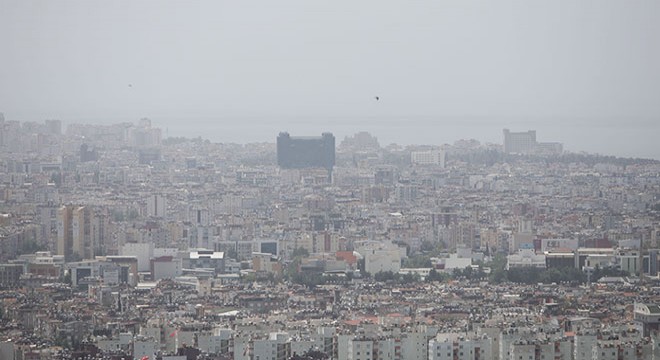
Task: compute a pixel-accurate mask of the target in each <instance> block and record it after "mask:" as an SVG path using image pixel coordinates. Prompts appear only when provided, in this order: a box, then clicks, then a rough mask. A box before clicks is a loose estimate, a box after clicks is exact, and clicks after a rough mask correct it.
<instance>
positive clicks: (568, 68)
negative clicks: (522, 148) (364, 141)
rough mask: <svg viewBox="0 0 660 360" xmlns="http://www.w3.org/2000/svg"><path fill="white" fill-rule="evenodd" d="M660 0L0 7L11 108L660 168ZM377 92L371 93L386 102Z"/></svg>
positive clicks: (213, 136)
mask: <svg viewBox="0 0 660 360" xmlns="http://www.w3.org/2000/svg"><path fill="white" fill-rule="evenodd" d="M659 16H660V3H659V2H657V1H636V2H622V1H613V0H605V1H574V0H559V1H551V2H530V1H511V0H505V1H497V2H492V1H418V2H400V1H389V0H386V1H382V0H380V1H359V2H355V1H277V2H273V1H249V2H246V1H239V2H232V1H195V2H175V1H164V2H155V1H140V2H136V1H108V2H103V1H67V2H52V1H32V2H24V1H11V0H1V1H0V46H1V47H2V55H1V57H0V59H1V60H0V79H1V81H0V111H2V112H4V113H5V116H6V118H8V119H10V120H20V121H41V120H43V119H52V118H56V119H61V120H63V121H64V122H65V123H76V122H85V123H114V122H117V121H135V120H136V119H139V118H141V117H149V118H151V119H153V120H154V123H155V124H156V125H158V126H160V127H162V128H163V129H166V135H169V136H202V137H205V138H208V139H210V140H213V141H222V142H237V143H245V142H253V141H269V142H273V141H274V140H275V136H276V134H277V133H278V132H279V131H283V130H286V131H289V132H292V133H307V134H312V135H318V134H320V133H321V132H323V131H332V132H333V133H335V134H336V135H337V136H338V137H339V138H341V137H342V136H344V135H348V134H351V133H354V132H356V131H360V130H366V131H370V132H371V133H372V134H374V135H376V136H378V137H379V139H380V140H381V143H385V144H387V143H391V142H396V143H403V144H413V143H426V144H442V143H451V142H453V141H454V140H457V139H461V138H475V139H478V140H480V141H484V142H494V143H500V142H501V140H502V138H501V136H502V133H501V130H502V128H510V129H512V130H515V131H525V130H528V129H535V130H537V132H538V136H539V139H540V140H543V141H560V142H563V143H564V144H565V148H566V149H567V150H570V151H589V152H597V153H601V154H607V155H617V156H637V157H650V158H655V159H660V146H658V145H657V134H658V133H659V130H660V98H659V94H660V66H659V65H658V64H660V18H659ZM376 97H378V99H376Z"/></svg>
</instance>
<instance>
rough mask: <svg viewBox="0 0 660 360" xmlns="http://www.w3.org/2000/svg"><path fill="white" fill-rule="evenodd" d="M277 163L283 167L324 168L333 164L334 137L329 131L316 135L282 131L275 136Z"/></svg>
mask: <svg viewBox="0 0 660 360" xmlns="http://www.w3.org/2000/svg"><path fill="white" fill-rule="evenodd" d="M277 165H279V166H280V167H281V168H284V169H303V168H325V169H327V170H328V172H331V171H332V167H333V166H335V137H334V135H332V134H331V133H323V134H322V135H321V136H320V137H317V136H291V135H289V133H286V132H282V133H280V135H279V136H278V137H277Z"/></svg>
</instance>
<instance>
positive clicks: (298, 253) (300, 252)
mask: <svg viewBox="0 0 660 360" xmlns="http://www.w3.org/2000/svg"><path fill="white" fill-rule="evenodd" d="M291 256H292V257H294V258H296V257H308V256H309V251H307V249H305V248H304V247H302V246H299V247H297V248H295V249H293V252H292V253H291Z"/></svg>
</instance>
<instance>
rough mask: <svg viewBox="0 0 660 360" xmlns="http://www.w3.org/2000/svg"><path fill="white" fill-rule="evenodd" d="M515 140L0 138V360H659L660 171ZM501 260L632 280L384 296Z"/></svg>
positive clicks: (60, 134) (83, 127)
mask: <svg viewBox="0 0 660 360" xmlns="http://www.w3.org/2000/svg"><path fill="white" fill-rule="evenodd" d="M506 134H507V133H506V132H505V138H504V143H503V145H500V144H481V143H479V142H478V141H476V140H460V141H457V142H456V143H454V144H445V145H442V146H431V145H416V146H405V147H404V146H399V145H396V144H392V145H388V146H385V147H381V146H380V144H379V143H378V140H377V139H376V138H375V137H373V136H372V135H370V134H368V133H358V134H355V135H354V136H348V137H346V138H345V139H343V141H341V142H340V143H339V145H338V146H337V148H336V149H335V138H334V136H333V135H332V134H330V133H323V134H321V136H318V137H298V136H290V135H289V134H288V133H281V134H280V137H279V138H278V140H277V143H275V142H265V143H253V144H220V143H212V142H210V141H207V140H203V139H201V138H198V139H185V138H176V137H175V138H167V139H162V131H161V130H160V129H159V128H157V127H155V126H152V124H151V121H150V120H149V119H141V120H139V121H137V122H136V123H121V124H114V125H87V124H70V125H68V126H67V128H66V131H62V123H61V122H59V121H57V120H48V121H45V122H43V123H33V122H19V121H7V120H5V119H4V117H0V289H1V290H0V358H2V359H5V358H6V359H10V360H13V359H23V358H31V359H42V358H43V359H50V358H58V356H59V358H67V356H69V357H71V356H74V355H76V354H78V355H80V354H82V356H90V357H92V358H93V357H94V356H99V357H103V356H110V357H112V356H114V357H115V358H121V356H128V357H132V358H138V359H140V358H142V357H144V356H148V357H149V358H150V359H152V358H162V359H179V358H182V357H183V358H188V359H189V358H194V359H204V358H217V359H222V358H235V359H262V360H263V359H287V358H289V357H292V356H294V355H301V354H303V353H309V352H310V351H318V352H320V353H323V354H325V355H326V356H328V357H330V358H333V359H420V358H424V359H448V358H452V359H520V356H523V357H522V358H523V359H530V356H532V357H531V359H548V358H550V356H551V357H554V358H563V359H573V358H575V359H587V358H588V359H623V358H625V359H628V358H630V359H633V358H635V359H637V358H640V359H641V358H647V359H648V358H652V356H656V355H654V354H655V353H656V352H657V349H659V348H660V347H658V344H657V341H656V339H657V334H656V330H658V329H657V323H658V317H657V314H660V311H658V310H657V309H658V308H657V306H655V305H654V304H658V303H659V302H660V299H659V298H658V296H659V295H658V294H657V291H656V288H655V284H656V283H657V282H658V265H659V264H658V259H657V253H658V251H657V250H656V249H660V243H659V242H658V241H659V240H660V215H659V214H660V213H659V211H660V162H658V161H653V160H643V159H617V158H613V157H600V156H595V155H594V156H589V155H579V154H571V153H563V149H561V147H560V146H559V147H558V146H554V145H553V146H550V145H547V146H546V145H543V143H536V139H535V134H533V139H532V140H533V141H531V140H530V142H529V143H530V144H532V145H530V148H529V149H528V150H529V151H528V150H524V151H523V150H522V148H521V146H523V145H521V144H522V142H523V140H520V139H519V140H520V141H518V142H520V144H517V145H515V144H514V145H512V143H511V141H513V140H511V137H510V136H509V137H507V135H506ZM511 134H512V133H509V135H511ZM513 134H515V133H513ZM530 136H531V135H530ZM274 138H275V135H274ZM274 140H275V139H274ZM516 141H517V140H516ZM525 141H526V140H525ZM508 142H509V143H508ZM507 143H508V144H507ZM539 144H541V145H539ZM516 146H517V148H516ZM525 146H527V145H525ZM532 148H533V149H536V150H530V149H532ZM540 148H543V149H545V150H543V151H540V150H538V149H540ZM546 148H547V149H546ZM537 150H538V151H537ZM546 150H547V151H546ZM550 150H552V151H550ZM301 151H302V152H304V154H300V153H299V152H301ZM542 155H551V156H548V157H546V158H544V159H545V160H544V161H539V156H542ZM419 258H423V259H424V260H425V261H423V263H421V262H419V261H417V259H419ZM495 258H502V259H504V260H505V262H506V265H505V269H507V270H509V271H511V270H512V269H514V268H521V267H523V268H524V267H529V268H537V269H540V270H543V269H552V268H558V269H563V268H567V267H569V268H574V269H577V270H579V271H580V272H583V273H584V274H587V275H588V276H591V275H592V274H594V273H595V272H596V271H598V270H599V269H612V270H616V271H618V272H620V273H625V274H626V275H627V276H620V277H617V278H616V279H614V278H604V279H600V280H599V281H594V282H593V284H591V283H589V284H583V285H582V287H579V286H577V285H571V284H555V285H548V286H545V285H522V284H514V283H510V282H505V283H503V284H488V283H486V282H485V279H483V278H481V279H467V278H466V279H462V280H461V279H458V280H451V281H449V282H447V281H445V282H441V283H434V282H423V281H414V282H410V283H405V284H400V283H396V282H383V281H376V280H375V279H374V277H375V275H377V274H379V273H380V274H384V273H388V274H389V273H391V274H398V275H401V276H403V275H415V276H416V277H415V279H419V280H424V279H425V278H427V277H430V276H431V272H437V273H440V274H442V273H446V274H447V275H451V274H452V273H454V272H455V271H456V270H463V269H467V268H470V269H473V270H477V271H479V270H481V271H486V273H487V271H488V270H489V269H488V266H487V265H485V264H488V263H489V262H491V261H492V260H493V259H495ZM426 260H428V261H426ZM294 274H297V275H300V276H299V278H301V279H303V280H308V279H311V278H313V276H316V275H318V276H320V278H322V279H326V280H325V281H322V283H319V284H310V283H308V284H306V285H298V284H295V283H293V282H292V281H291V278H293V277H294V276H293V275H294ZM601 280H602V281H601ZM583 298H584V299H591V301H590V302H583V301H582V299H583ZM608 309H609V311H610V313H608ZM615 309H617V310H616V311H615ZM585 324H588V326H587V325H585ZM654 326H655V327H654ZM634 356H637V357H634Z"/></svg>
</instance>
